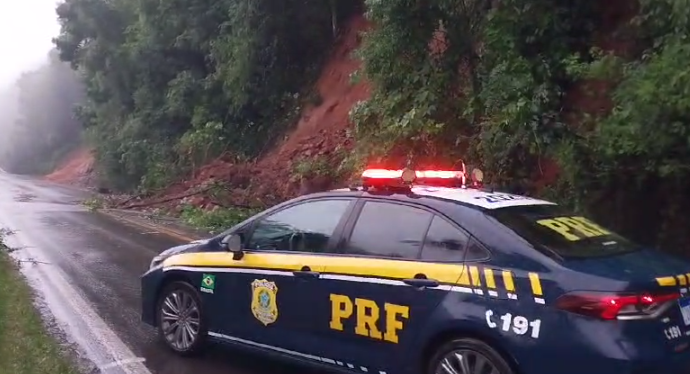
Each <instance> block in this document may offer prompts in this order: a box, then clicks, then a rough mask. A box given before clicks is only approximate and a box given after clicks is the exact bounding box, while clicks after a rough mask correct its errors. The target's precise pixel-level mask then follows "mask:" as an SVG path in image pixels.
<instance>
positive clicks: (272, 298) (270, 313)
mask: <svg viewBox="0 0 690 374" xmlns="http://www.w3.org/2000/svg"><path fill="white" fill-rule="evenodd" d="M276 293H278V287H277V286H276V284H275V282H269V281H268V280H266V279H255V280H254V281H253V282H252V314H254V317H255V318H256V319H258V320H259V321H260V322H261V323H263V324H264V326H268V325H269V324H271V323H273V322H275V321H276V319H278V303H277V302H276Z"/></svg>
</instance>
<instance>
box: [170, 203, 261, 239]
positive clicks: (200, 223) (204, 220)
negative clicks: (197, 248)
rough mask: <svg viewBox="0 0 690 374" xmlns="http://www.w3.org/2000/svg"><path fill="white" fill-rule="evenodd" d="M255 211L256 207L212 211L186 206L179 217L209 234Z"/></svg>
mask: <svg viewBox="0 0 690 374" xmlns="http://www.w3.org/2000/svg"><path fill="white" fill-rule="evenodd" d="M256 213H258V210H256V209H239V208H237V209H227V208H218V209H216V210H212V211H205V210H203V209H201V208H197V207H193V206H186V207H184V209H183V210H182V212H181V214H180V218H181V219H182V221H183V222H184V223H185V224H187V225H189V226H192V227H194V228H197V229H202V230H206V231H208V232H210V233H211V234H218V233H221V232H223V231H225V230H227V229H229V228H230V227H232V226H234V225H236V224H238V223H240V222H242V221H244V220H245V219H247V218H249V217H251V216H252V215H254V214H256Z"/></svg>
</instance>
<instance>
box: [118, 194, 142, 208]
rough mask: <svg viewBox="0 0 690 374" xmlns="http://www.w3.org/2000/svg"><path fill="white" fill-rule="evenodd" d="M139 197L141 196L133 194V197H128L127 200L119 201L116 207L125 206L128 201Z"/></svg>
mask: <svg viewBox="0 0 690 374" xmlns="http://www.w3.org/2000/svg"><path fill="white" fill-rule="evenodd" d="M138 197H139V196H132V197H130V198H129V199H127V200H125V201H123V202H121V203H117V205H115V207H116V208H120V207H122V206H124V205H125V204H127V203H128V202H130V201H132V200H134V199H136V198H138Z"/></svg>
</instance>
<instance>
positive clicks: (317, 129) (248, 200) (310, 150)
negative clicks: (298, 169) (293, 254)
mask: <svg viewBox="0 0 690 374" xmlns="http://www.w3.org/2000/svg"><path fill="white" fill-rule="evenodd" d="M369 26H370V24H369V22H368V21H367V20H366V18H365V17H364V16H363V15H357V16H354V17H353V18H351V19H350V20H349V22H347V24H346V25H345V27H344V28H343V30H342V32H341V35H340V37H339V39H338V40H337V41H336V42H335V44H334V49H333V51H332V52H331V55H330V58H329V59H328V60H327V62H326V64H325V65H324V67H323V70H322V72H321V75H320V77H319V79H318V81H317V82H316V86H315V88H316V90H318V94H319V95H320V103H319V104H318V105H313V104H312V105H307V106H306V107H305V108H304V109H303V110H302V114H301V117H300V119H299V121H298V123H297V126H296V128H295V130H294V131H293V132H292V133H290V134H289V135H288V136H287V137H286V138H285V140H284V141H283V142H282V143H281V144H279V146H277V147H276V148H274V149H273V150H271V151H270V152H268V153H267V154H266V155H264V156H263V157H261V158H260V159H259V160H258V161H255V162H253V163H250V164H237V163H233V162H232V161H229V160H223V159H218V160H215V161H213V162H211V163H209V164H208V165H205V166H204V167H202V168H201V169H200V170H199V171H198V172H197V174H196V176H195V177H194V178H192V179H190V180H187V181H183V182H181V183H179V184H176V185H174V186H171V187H170V188H169V189H167V190H166V191H165V192H164V193H163V194H161V195H157V196H155V197H153V198H151V199H149V200H150V201H152V202H153V201H158V200H160V199H167V198H169V197H171V196H175V195H179V196H182V195H186V194H188V193H189V191H193V190H195V189H203V188H204V187H203V186H205V185H207V184H208V183H210V182H213V181H221V182H224V183H226V184H228V185H230V186H233V187H234V188H236V189H235V190H234V191H232V193H231V195H232V199H231V200H233V202H235V203H238V204H243V205H263V204H272V203H275V202H276V201H280V200H283V199H286V198H289V197H292V196H295V195H298V194H300V193H304V192H310V191H309V190H311V189H313V188H314V187H313V185H318V187H316V188H318V189H325V188H330V187H332V186H331V184H332V181H313V180H312V181H299V180H294V179H293V174H294V173H293V167H294V164H295V163H296V162H300V161H301V160H305V159H306V160H309V159H312V160H313V159H317V158H318V159H324V160H328V161H329V165H334V166H333V167H334V168H335V167H336V165H337V164H338V162H340V161H341V160H340V158H342V155H343V154H344V153H345V152H348V151H350V150H352V148H353V146H354V140H353V139H352V137H350V136H349V131H348V129H349V128H350V127H351V123H350V120H349V112H350V110H351V109H352V107H353V106H354V105H355V104H356V103H358V102H359V101H362V100H366V99H367V98H368V97H369V96H370V93H371V88H370V85H369V84H368V83H367V82H359V83H357V84H352V83H351V75H352V74H353V73H354V72H355V71H357V69H359V68H360V66H361V63H360V61H359V60H357V59H356V58H355V57H354V56H352V54H353V52H354V51H355V50H356V49H357V47H358V46H359V44H360V33H361V32H362V31H365V30H367V28H368V27H369ZM249 191H251V193H249ZM184 202H185V203H188V204H193V205H196V206H202V207H206V208H211V207H213V206H214V205H216V203H217V202H215V201H213V200H212V199H211V198H210V197H208V196H205V195H203V194H199V195H196V196H193V197H188V198H186V199H185V201H184Z"/></svg>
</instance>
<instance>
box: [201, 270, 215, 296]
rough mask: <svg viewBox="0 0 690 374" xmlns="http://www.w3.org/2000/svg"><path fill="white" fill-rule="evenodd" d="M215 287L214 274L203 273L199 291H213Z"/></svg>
mask: <svg viewBox="0 0 690 374" xmlns="http://www.w3.org/2000/svg"><path fill="white" fill-rule="evenodd" d="M215 289H216V276H215V275H213V274H204V275H203V277H202V278H201V292H206V293H213V290H215Z"/></svg>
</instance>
